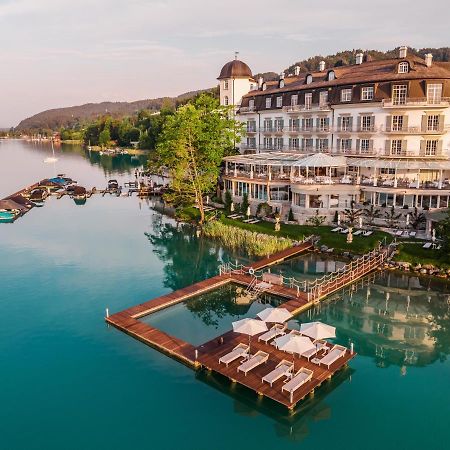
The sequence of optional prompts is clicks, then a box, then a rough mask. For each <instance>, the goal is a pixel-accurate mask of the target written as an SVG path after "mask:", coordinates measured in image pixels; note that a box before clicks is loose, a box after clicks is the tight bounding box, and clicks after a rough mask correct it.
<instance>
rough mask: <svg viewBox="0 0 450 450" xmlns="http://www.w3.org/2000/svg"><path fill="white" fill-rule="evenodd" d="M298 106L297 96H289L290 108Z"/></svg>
mask: <svg viewBox="0 0 450 450" xmlns="http://www.w3.org/2000/svg"><path fill="white" fill-rule="evenodd" d="M297 105H298V95H297V94H296V95H291V106H297Z"/></svg>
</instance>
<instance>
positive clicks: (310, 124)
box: [303, 117, 314, 131]
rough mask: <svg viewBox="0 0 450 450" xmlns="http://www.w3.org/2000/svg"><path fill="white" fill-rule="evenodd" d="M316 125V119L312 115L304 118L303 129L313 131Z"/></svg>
mask: <svg viewBox="0 0 450 450" xmlns="http://www.w3.org/2000/svg"><path fill="white" fill-rule="evenodd" d="M313 126H314V121H313V118H312V117H307V118H306V119H303V131H311V130H312V129H313Z"/></svg>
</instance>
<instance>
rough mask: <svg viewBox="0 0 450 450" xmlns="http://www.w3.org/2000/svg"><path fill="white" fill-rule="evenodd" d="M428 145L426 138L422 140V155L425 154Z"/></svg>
mask: <svg viewBox="0 0 450 450" xmlns="http://www.w3.org/2000/svg"><path fill="white" fill-rule="evenodd" d="M426 145H427V141H425V140H424V139H423V140H421V141H420V153H421V154H422V155H424V154H425V148H426Z"/></svg>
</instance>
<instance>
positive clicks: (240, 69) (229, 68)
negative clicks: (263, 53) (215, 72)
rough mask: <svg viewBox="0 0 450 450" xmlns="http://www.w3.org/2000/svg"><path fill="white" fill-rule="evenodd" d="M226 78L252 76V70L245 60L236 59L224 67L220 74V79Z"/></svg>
mask: <svg viewBox="0 0 450 450" xmlns="http://www.w3.org/2000/svg"><path fill="white" fill-rule="evenodd" d="M224 78H252V71H251V70H250V67H248V66H247V64H245V62H242V61H239V60H238V59H234V60H233V61H230V62H227V63H226V64H225V65H224V66H223V67H222V70H221V71H220V75H219V76H218V77H217V79H218V80H222V79H224Z"/></svg>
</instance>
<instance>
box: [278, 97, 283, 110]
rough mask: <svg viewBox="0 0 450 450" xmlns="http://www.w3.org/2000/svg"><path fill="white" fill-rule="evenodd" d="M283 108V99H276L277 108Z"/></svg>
mask: <svg viewBox="0 0 450 450" xmlns="http://www.w3.org/2000/svg"><path fill="white" fill-rule="evenodd" d="M282 106H283V97H277V108H281V107H282Z"/></svg>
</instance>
